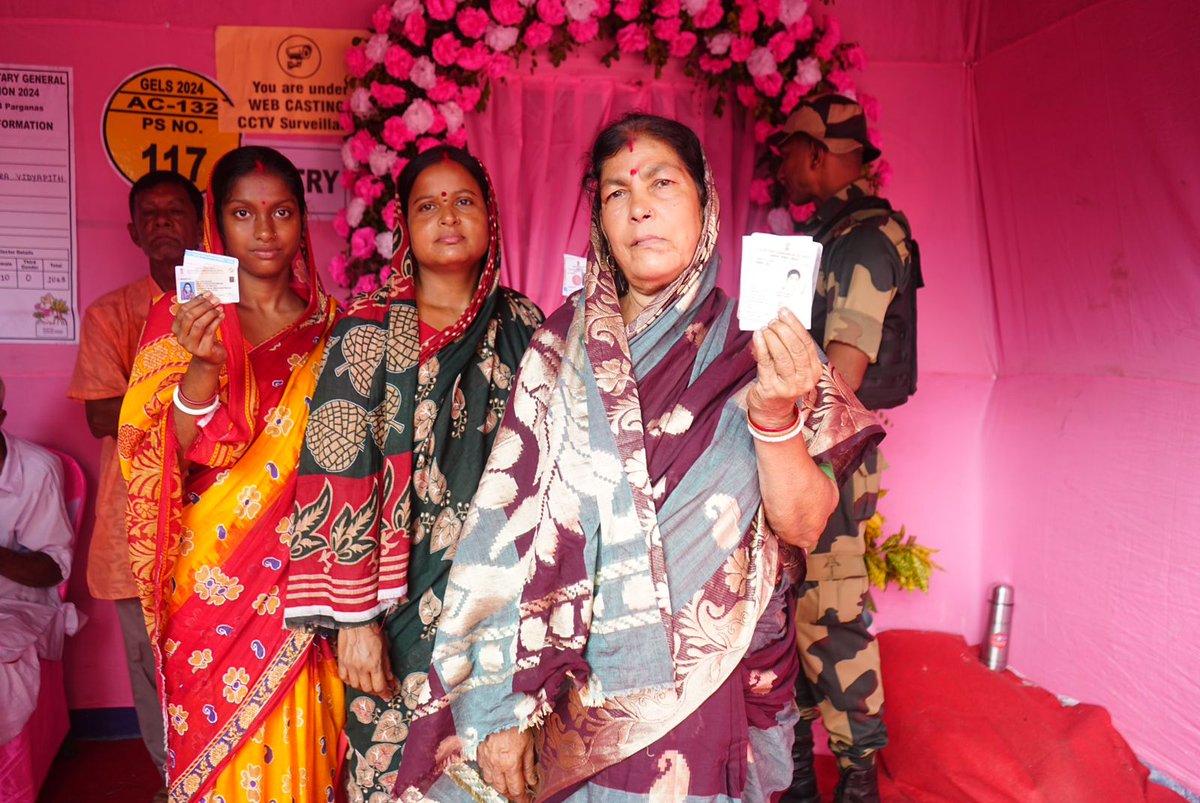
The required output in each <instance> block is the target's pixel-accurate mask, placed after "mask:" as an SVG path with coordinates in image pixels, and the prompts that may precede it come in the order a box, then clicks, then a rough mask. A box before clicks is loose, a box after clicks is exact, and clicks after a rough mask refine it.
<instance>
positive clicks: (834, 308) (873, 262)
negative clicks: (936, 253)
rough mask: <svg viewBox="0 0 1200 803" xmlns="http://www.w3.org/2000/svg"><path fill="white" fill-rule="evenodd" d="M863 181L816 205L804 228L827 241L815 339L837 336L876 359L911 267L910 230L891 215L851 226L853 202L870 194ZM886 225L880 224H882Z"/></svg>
mask: <svg viewBox="0 0 1200 803" xmlns="http://www.w3.org/2000/svg"><path fill="white" fill-rule="evenodd" d="M872 195H874V193H872V192H871V189H870V186H869V185H868V184H867V182H866V181H865V180H860V181H856V182H854V183H853V184H850V185H848V186H846V187H845V188H844V189H842V190H841V191H840V192H838V193H837V194H836V195H834V196H833V197H832V198H830V199H829V200H828V201H826V202H825V203H823V204H821V206H820V207H818V209H817V212H816V214H815V215H813V217H812V218H811V219H810V220H808V221H807V222H806V223H805V225H804V227H803V229H802V231H803V233H804V234H808V235H810V236H812V237H813V238H815V239H817V240H819V241H820V242H821V244H822V245H823V246H824V253H823V254H822V257H821V272H820V275H819V277H818V279H817V292H816V298H815V299H814V301H813V319H812V323H813V338H814V339H815V340H817V341H818V342H819V343H820V344H821V346H822V347H823V348H826V349H827V348H828V347H829V344H830V343H831V342H833V341H835V340H836V341H837V342H839V343H845V344H847V345H850V346H853V347H854V348H856V349H858V350H859V351H861V352H863V353H864V354H866V355H867V357H868V359H869V360H870V361H871V362H872V363H874V362H875V361H876V359H877V358H878V357H879V346H880V342H881V340H882V338H883V319H884V315H885V313H886V312H887V308H888V305H889V304H890V303H891V302H892V299H893V298H894V297H895V295H896V289H897V287H898V286H902V283H903V279H904V277H905V276H906V274H907V270H908V261H909V257H908V250H907V245H906V243H907V239H906V237H907V235H906V232H905V231H904V229H903V227H902V226H901V224H900V223H898V222H897V220H896V219H895V218H896V217H899V216H900V213H899V212H894V213H892V215H891V216H887V217H885V216H880V215H878V214H877V213H876V215H875V216H874V217H872V218H871V219H870V222H869V223H867V222H864V224H863V225H853V226H849V227H847V226H846V225H845V220H846V218H847V217H851V216H854V217H857V215H856V214H855V212H854V209H853V208H852V204H853V203H854V202H856V201H859V200H860V199H862V198H864V197H866V196H872ZM880 224H882V225H880Z"/></svg>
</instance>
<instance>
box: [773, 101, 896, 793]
mask: <svg viewBox="0 0 1200 803" xmlns="http://www.w3.org/2000/svg"><path fill="white" fill-rule="evenodd" d="M771 144H772V145H773V146H774V147H776V148H778V149H779V152H780V154H781V156H782V157H783V163H782V166H781V168H780V171H779V178H780V180H781V182H782V183H783V184H784V186H785V187H786V189H787V191H788V194H789V195H790V197H791V200H792V202H793V203H796V204H805V203H814V204H815V205H816V213H815V215H814V216H813V217H812V218H811V219H810V220H809V221H808V222H807V223H806V224H805V227H804V232H803V233H805V234H809V235H811V236H812V237H814V238H815V239H817V240H819V241H820V242H821V243H822V245H823V246H824V252H823V255H822V259H821V270H820V275H819V278H818V282H817V295H816V300H815V303H814V310H813V328H812V334H813V338H814V339H815V340H817V341H818V342H819V343H821V344H822V346H823V347H824V348H825V351H826V353H827V354H828V356H829V359H830V361H831V362H832V363H833V365H834V367H835V368H837V369H838V371H839V373H841V375H842V376H843V377H844V378H845V379H846V381H847V382H848V383H849V384H850V386H851V387H852V388H853V389H854V390H855V391H856V392H858V393H859V395H860V397H862V398H863V401H864V404H866V406H867V407H873V406H892V403H887V402H884V403H881V404H878V405H872V403H871V401H870V400H869V399H867V398H866V392H867V390H868V388H862V385H863V381H864V376H865V375H866V374H867V369H868V366H872V365H873V364H875V363H877V362H878V363H883V362H885V360H883V355H884V354H885V353H886V354H888V355H891V356H892V357H894V356H895V354H896V351H897V349H898V348H899V346H898V344H897V342H895V341H897V340H898V339H904V340H911V341H915V305H914V306H913V308H912V309H913V316H914V317H913V327H912V329H913V331H912V332H910V333H907V334H905V335H903V337H897V336H896V335H897V333H895V332H892V331H889V329H890V326H889V325H885V319H887V320H888V321H889V324H890V322H891V319H892V318H893V317H894V316H889V315H888V314H887V313H888V310H889V307H890V306H891V305H892V304H893V302H894V301H896V300H897V296H898V292H901V291H904V290H906V285H914V284H915V285H916V286H919V278H917V279H916V280H914V279H913V277H912V276H911V275H910V274H912V273H914V271H912V270H910V264H911V263H912V259H911V258H910V244H911V243H912V238H911V234H910V231H909V228H908V223H907V221H906V220H905V219H904V216H903V215H902V214H900V213H898V212H894V211H893V210H892V209H891V207H890V205H888V204H887V202H886V201H884V200H883V199H881V198H878V197H876V196H875V195H874V193H873V192H872V190H871V188H870V186H869V185H868V184H867V182H866V181H865V180H863V178H862V176H863V165H864V164H865V163H867V162H870V161H871V160H873V159H875V158H877V157H878V156H879V150H878V149H877V148H876V147H875V146H874V145H872V144H871V143H870V141H869V140H868V139H867V127H866V120H865V117H864V115H863V111H862V107H861V106H859V105H858V104H857V103H855V102H854V101H852V100H850V99H848V98H844V97H840V96H837V95H826V96H822V97H819V98H816V99H813V100H811V101H806V102H805V103H803V104H801V105H800V106H798V107H797V108H796V110H795V111H794V112H793V113H792V114H791V115H790V116H789V117H788V120H787V122H786V123H785V125H784V128H783V130H782V131H781V132H779V133H778V134H777V135H776V136H775V138H773V140H772V142H771ZM918 276H919V273H918ZM914 291H915V287H908V288H907V292H908V293H910V294H911V293H912V292H914ZM914 304H915V302H914ZM906 347H907V348H909V349H911V350H912V354H911V357H912V373H913V374H914V375H915V342H907V343H906ZM892 361H893V362H894V361H895V360H894V359H893V360H892ZM892 378H893V379H894V377H892ZM885 381H886V380H885ZM905 381H909V382H912V381H913V378H912V377H906V378H905ZM914 389H915V385H914ZM907 392H911V390H908V391H907ZM900 398H901V400H903V398H907V393H905V392H902V393H901V396H900ZM893 403H894V402H893ZM885 465H886V464H885V463H884V461H883V457H882V455H880V454H879V453H878V452H872V453H869V454H868V455H867V456H866V458H865V459H864V462H863V465H862V466H861V467H860V468H859V469H858V470H857V471H856V472H855V473H854V475H852V476H851V478H850V479H849V480H848V481H847V482H846V484H845V485H843V487H842V488H841V495H840V500H839V503H838V507H837V509H836V510H835V511H834V513H833V515H832V516H831V517H830V520H829V525H828V527H827V528H826V530H825V532H824V534H823V535H822V536H821V540H820V542H819V543H818V544H817V546H816V547H814V548H813V549H812V550H810V551H809V554H808V576H807V578H806V581H805V583H804V585H803V586H801V588H800V589H799V592H798V600H797V605H796V630H797V643H798V648H799V651H800V657H801V663H802V665H803V666H804V673H803V675H802V676H801V678H800V681H799V684H798V686H797V702H798V703H799V705H800V710H801V717H802V718H801V722H800V724H799V725H798V726H797V728H796V744H795V749H794V751H793V756H794V757H795V759H796V771H795V778H794V781H793V784H792V787H791V789H790V790H789V791H788V793H787V794H786V795H785V797H784V800H787V801H805V802H807V801H814V802H815V801H818V800H819V799H820V798H819V797H818V796H817V786H816V776H815V774H814V773H813V767H812V747H813V737H812V727H811V725H812V721H813V720H814V719H815V718H816V717H817V716H818V715H820V716H821V718H822V719H823V721H824V724H825V728H826V730H827V731H828V732H829V734H830V748H831V749H832V750H833V752H834V754H835V755H836V756H837V759H838V765H839V769H840V771H841V780H840V782H839V784H838V788H837V792H836V795H835V798H834V799H835V800H836V801H843V802H846V803H849V802H851V801H878V799H879V791H878V780H877V776H876V770H875V753H876V751H878V750H880V749H881V748H883V747H884V746H885V745H886V744H887V731H886V729H885V728H884V724H883V718H882V711H883V685H882V681H881V677H880V666H879V648H878V645H877V644H876V643H875V639H874V637H873V636H872V635H871V634H870V632H868V630H867V622H866V620H865V617H864V615H863V607H864V604H865V601H866V596H867V593H868V582H867V570H866V563H865V561H864V558H863V553H864V549H865V545H864V539H863V534H864V530H865V524H866V521H867V520H868V519H870V518H871V516H872V515H874V513H875V505H876V501H877V499H878V496H879V482H880V473H881V471H882V470H883V468H884V467H885Z"/></svg>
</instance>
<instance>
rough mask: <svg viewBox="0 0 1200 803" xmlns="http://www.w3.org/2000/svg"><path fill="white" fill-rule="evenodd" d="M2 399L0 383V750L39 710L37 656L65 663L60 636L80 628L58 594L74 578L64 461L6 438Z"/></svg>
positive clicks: (44, 451) (10, 436) (71, 609)
mask: <svg viewBox="0 0 1200 803" xmlns="http://www.w3.org/2000/svg"><path fill="white" fill-rule="evenodd" d="M4 395H5V394H4V381H3V380H2V379H0V700H3V701H4V703H3V705H0V746H2V745H5V744H7V743H8V742H9V741H11V740H12V739H14V738H15V737H16V736H17V735H18V734H20V732H21V730H22V728H24V727H25V722H26V721H27V720H28V719H29V716H30V715H31V714H32V713H33V710H34V708H35V706H36V705H37V698H38V685H39V682H40V680H41V669H40V667H39V665H38V661H39V658H48V659H52V660H57V659H58V658H60V657H61V655H62V643H63V637H64V636H67V635H72V634H73V633H75V631H76V630H78V628H79V625H80V621H79V618H80V617H79V615H78V614H77V613H76V611H75V608H74V606H73V605H70V604H63V602H62V601H61V599H60V598H59V594H58V588H57V586H58V585H59V584H60V583H61V582H62V581H63V580H64V579H66V577H67V576H68V575H69V574H70V573H71V539H72V528H71V523H70V520H69V519H68V518H67V509H66V505H65V503H64V501H63V479H62V463H61V462H60V461H59V459H58V458H57V457H55V456H54V455H53V454H51V453H50V452H48V451H46V450H45V449H43V448H42V447H40V446H36V445H34V444H32V443H29V442H28V441H24V440H21V439H20V438H16V437H14V436H12V435H10V434H8V433H6V432H4V430H3V424H4V419H5V418H6V417H7V415H8V413H7V412H6V411H5V410H4Z"/></svg>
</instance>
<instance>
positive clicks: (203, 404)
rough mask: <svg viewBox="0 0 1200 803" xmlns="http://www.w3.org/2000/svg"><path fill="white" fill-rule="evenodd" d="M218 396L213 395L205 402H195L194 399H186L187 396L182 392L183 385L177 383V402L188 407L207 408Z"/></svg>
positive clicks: (216, 394)
mask: <svg viewBox="0 0 1200 803" xmlns="http://www.w3.org/2000/svg"><path fill="white" fill-rule="evenodd" d="M218 395H220V394H219V393H214V394H213V395H212V396H211V397H210V398H209V399H208V400H207V401H202V402H200V401H196V400H195V399H191V398H188V396H187V394H185V393H184V392H183V383H182V382H181V383H179V400H180V401H181V402H183V403H184V404H186V405H187V406H188V407H207V406H208V405H210V404H212V403H213V402H215V401H216V400H217V396H218Z"/></svg>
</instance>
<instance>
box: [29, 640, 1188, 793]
mask: <svg viewBox="0 0 1200 803" xmlns="http://www.w3.org/2000/svg"><path fill="white" fill-rule="evenodd" d="M879 646H880V650H881V651H882V655H883V663H884V685H885V691H886V692H887V723H888V731H889V735H890V737H891V744H890V746H889V747H888V748H887V750H885V751H883V753H882V754H881V756H880V770H881V772H880V792H881V795H882V797H883V800H884V801H885V803H904V802H905V801H911V803H993V801H996V802H997V803H998V802H999V801H1005V803H1009V802H1011V803H1140V802H1141V801H1145V803H1183V798H1181V797H1179V796H1178V795H1176V794H1175V793H1174V792H1171V791H1170V790H1168V789H1165V788H1163V787H1161V786H1158V785H1157V784H1152V783H1150V782H1149V781H1148V780H1147V776H1148V773H1147V772H1146V769H1145V768H1144V767H1142V765H1141V764H1139V763H1138V760H1137V758H1136V757H1135V756H1134V755H1133V752H1132V751H1131V750H1130V749H1129V746H1128V745H1127V744H1126V743H1125V740H1124V739H1122V738H1121V736H1120V735H1119V734H1118V733H1117V732H1116V731H1115V730H1113V727H1112V723H1111V722H1110V720H1109V717H1108V714H1107V713H1106V712H1105V711H1104V709H1102V708H1098V707H1096V706H1091V705H1078V706H1073V707H1070V708H1067V707H1064V706H1062V705H1061V704H1060V703H1059V702H1058V700H1057V699H1055V697H1054V696H1053V695H1051V694H1050V693H1048V692H1046V691H1045V690H1043V689H1039V688H1037V687H1036V686H1028V685H1025V684H1024V683H1023V682H1022V681H1021V680H1019V679H1018V678H1017V677H1015V676H1014V675H1012V674H1009V673H996V672H989V671H988V670H987V669H985V668H984V667H983V665H982V664H980V663H979V661H978V659H977V658H976V655H975V651H974V649H972V648H970V647H968V646H967V645H966V643H965V642H964V641H963V640H962V638H960V637H959V636H952V635H944V634H939V633H924V632H916V631H897V630H893V631H889V632H887V633H884V634H882V635H881V636H880V637H879ZM817 776H818V779H819V781H820V785H821V790H822V792H823V798H824V800H826V801H828V800H830V798H831V797H832V795H833V789H834V787H835V786H836V785H837V767H836V765H835V764H834V761H833V759H832V758H831V757H829V756H818V757H817ZM158 785H159V782H158V779H157V777H156V775H155V772H154V768H153V767H152V766H151V764H150V759H149V758H148V757H147V756H146V750H145V748H144V747H143V746H142V743H141V741H135V740H130V741H120V742H85V741H77V742H74V743H71V742H68V745H67V746H66V747H64V749H63V751H62V752H61V753H60V754H59V757H58V758H57V759H56V761H55V763H54V766H53V767H51V769H50V776H49V777H48V778H47V779H46V783H45V785H44V786H43V788H42V795H41V797H40V798H39V803H60V802H61V803H68V801H70V803H75V801H81V800H87V801H121V802H122V803H126V801H128V803H149V800H150V798H151V796H152V795H153V794H154V792H155V790H156V789H157V788H158Z"/></svg>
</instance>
